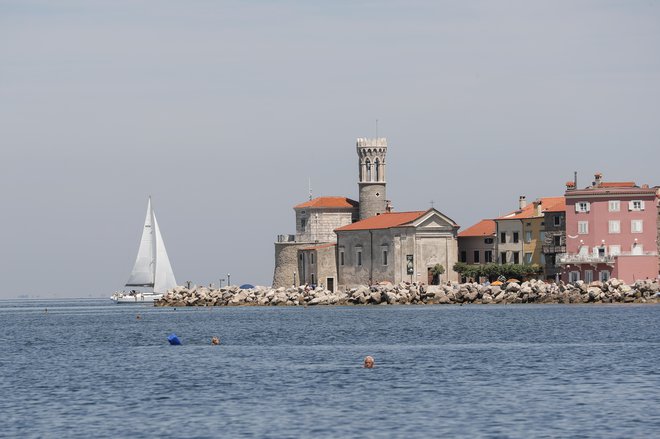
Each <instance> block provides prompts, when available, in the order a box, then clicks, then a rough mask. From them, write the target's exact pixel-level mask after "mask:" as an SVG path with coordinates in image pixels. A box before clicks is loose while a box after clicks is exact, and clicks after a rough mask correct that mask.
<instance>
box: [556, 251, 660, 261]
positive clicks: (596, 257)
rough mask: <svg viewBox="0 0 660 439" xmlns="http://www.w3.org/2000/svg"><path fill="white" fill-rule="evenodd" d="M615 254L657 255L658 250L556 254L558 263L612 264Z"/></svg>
mask: <svg viewBox="0 0 660 439" xmlns="http://www.w3.org/2000/svg"><path fill="white" fill-rule="evenodd" d="M617 256H656V257H657V256H658V252H639V253H638V252H621V253H618V254H616V255H604V256H603V255H593V254H591V255H580V254H567V253H563V254H560V255H558V257H557V261H558V262H559V264H598V263H601V264H613V263H614V260H615V259H616V257H617Z"/></svg>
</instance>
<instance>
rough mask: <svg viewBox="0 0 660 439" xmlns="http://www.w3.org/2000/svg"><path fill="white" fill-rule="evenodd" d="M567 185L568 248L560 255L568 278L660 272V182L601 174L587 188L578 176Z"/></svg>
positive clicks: (564, 276)
mask: <svg viewBox="0 0 660 439" xmlns="http://www.w3.org/2000/svg"><path fill="white" fill-rule="evenodd" d="M566 187H567V189H566V193H565V197H566V253H565V254H563V255H561V256H560V257H559V263H560V265H561V267H562V280H563V281H564V282H575V281H577V280H583V281H585V282H592V281H594V280H601V281H605V280H607V279H609V278H610V277H615V278H617V279H621V280H623V281H624V282H626V283H632V282H634V281H635V280H638V279H647V278H649V279H654V278H656V277H657V276H658V199H659V197H660V190H659V189H658V188H657V187H656V188H650V187H649V186H648V185H643V186H642V187H639V186H637V185H635V183H634V182H604V181H602V175H601V174H596V175H595V181H594V182H593V184H592V185H591V186H590V187H587V188H585V189H576V188H575V184H574V183H573V182H569V183H567V184H566Z"/></svg>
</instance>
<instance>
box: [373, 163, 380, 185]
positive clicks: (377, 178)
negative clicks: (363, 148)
mask: <svg viewBox="0 0 660 439" xmlns="http://www.w3.org/2000/svg"><path fill="white" fill-rule="evenodd" d="M374 168H375V171H376V172H375V174H376V181H380V160H378V159H376V161H375V162H374Z"/></svg>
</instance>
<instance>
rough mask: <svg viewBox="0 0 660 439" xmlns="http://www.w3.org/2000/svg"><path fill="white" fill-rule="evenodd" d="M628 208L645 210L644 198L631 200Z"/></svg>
mask: <svg viewBox="0 0 660 439" xmlns="http://www.w3.org/2000/svg"><path fill="white" fill-rule="evenodd" d="M628 210H634V211H640V210H644V201H642V200H632V201H629V202H628Z"/></svg>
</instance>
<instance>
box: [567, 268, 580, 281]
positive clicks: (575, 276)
mask: <svg viewBox="0 0 660 439" xmlns="http://www.w3.org/2000/svg"><path fill="white" fill-rule="evenodd" d="M579 280H580V272H579V271H571V272H570V273H568V281H569V282H570V283H575V282H577V281H579Z"/></svg>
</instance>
